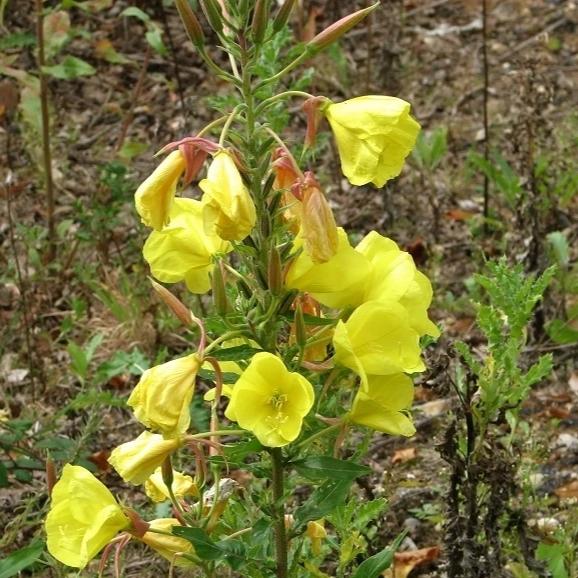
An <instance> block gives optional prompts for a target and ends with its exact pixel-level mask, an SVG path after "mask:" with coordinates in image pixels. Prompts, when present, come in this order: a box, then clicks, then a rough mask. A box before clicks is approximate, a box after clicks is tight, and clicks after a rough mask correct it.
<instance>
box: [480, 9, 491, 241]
mask: <svg viewBox="0 0 578 578" xmlns="http://www.w3.org/2000/svg"><path fill="white" fill-rule="evenodd" d="M482 60H483V68H484V159H485V161H486V166H487V164H488V163H489V159H490V135H489V127H488V96H489V89H490V72H489V65H488V0H482ZM489 210H490V179H489V177H488V175H487V171H485V172H484V233H485V234H486V235H487V234H488V217H489Z"/></svg>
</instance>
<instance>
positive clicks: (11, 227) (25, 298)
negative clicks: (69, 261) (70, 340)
mask: <svg viewBox="0 0 578 578" xmlns="http://www.w3.org/2000/svg"><path fill="white" fill-rule="evenodd" d="M6 134H7V139H6V159H7V162H6V165H7V167H8V170H9V171H10V174H11V173H12V170H11V168H10V167H11V160H10V128H9V127H7V129H6ZM4 190H5V192H6V210H7V211H8V237H9V238H10V247H11V249H12V254H13V255H14V264H15V266H16V276H17V278H18V288H19V290H20V295H21V298H22V320H23V321H24V337H25V340H26V357H27V358H28V369H29V371H30V381H31V382H32V400H33V401H36V378H35V377H34V363H33V361H32V339H31V337H30V321H29V319H28V296H27V293H26V287H25V286H24V280H23V278H22V270H21V269H20V261H19V260H18V251H17V248H16V237H15V235H14V220H13V219H12V199H11V197H12V191H11V188H10V184H9V183H6V185H5V187H4Z"/></svg>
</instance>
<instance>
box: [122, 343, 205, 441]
mask: <svg viewBox="0 0 578 578" xmlns="http://www.w3.org/2000/svg"><path fill="white" fill-rule="evenodd" d="M199 366H200V359H199V356H198V355H197V354H191V355H187V356H186V357H180V358H178V359H173V360H172V361H169V362H167V363H163V364H162V365H157V366H155V367H152V368H151V369H147V370H146V371H145V372H144V373H143V374H142V376H141V378H140V381H139V382H138V384H137V386H136V387H135V388H134V390H133V392H132V394H131V395H130V397H129V398H128V402H127V403H128V405H129V406H130V407H132V409H133V410H134V414H135V417H136V418H137V419H138V420H139V421H140V422H141V423H142V424H143V425H145V426H146V427H148V428H150V429H152V430H155V431H158V432H160V433H162V434H163V435H164V436H166V437H171V436H179V435H181V434H183V433H185V432H186V431H187V429H188V427H189V423H190V419H191V418H190V411H189V407H190V405H191V400H192V399H193V393H194V391H195V379H196V377H197V371H198V370H199Z"/></svg>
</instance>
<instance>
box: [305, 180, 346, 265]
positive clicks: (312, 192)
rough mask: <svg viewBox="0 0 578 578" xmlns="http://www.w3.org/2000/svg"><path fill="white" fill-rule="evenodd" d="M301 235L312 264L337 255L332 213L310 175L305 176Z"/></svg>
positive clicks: (335, 231)
mask: <svg viewBox="0 0 578 578" xmlns="http://www.w3.org/2000/svg"><path fill="white" fill-rule="evenodd" d="M301 234H302V236H303V241H304V243H305V251H307V254H308V255H309V257H311V260H312V261H313V262H314V263H325V262H327V261H329V259H331V257H333V255H335V253H337V247H338V244H339V237H338V233H337V225H336V224H335V218H334V216H333V211H332V210H331V207H330V206H329V203H328V202H327V199H326V198H325V195H324V194H323V193H322V192H321V189H320V188H319V185H318V184H317V181H316V180H315V178H314V177H313V175H312V174H311V173H307V174H306V175H305V183H304V190H303V210H302V214H301Z"/></svg>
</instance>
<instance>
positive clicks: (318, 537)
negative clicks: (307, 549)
mask: <svg viewBox="0 0 578 578" xmlns="http://www.w3.org/2000/svg"><path fill="white" fill-rule="evenodd" d="M305 535H306V536H307V537H308V538H309V539H310V540H311V551H312V552H313V555H314V556H319V554H321V543H322V542H323V540H325V538H327V530H325V522H324V521H323V520H312V521H310V522H307V530H306V531H305Z"/></svg>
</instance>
